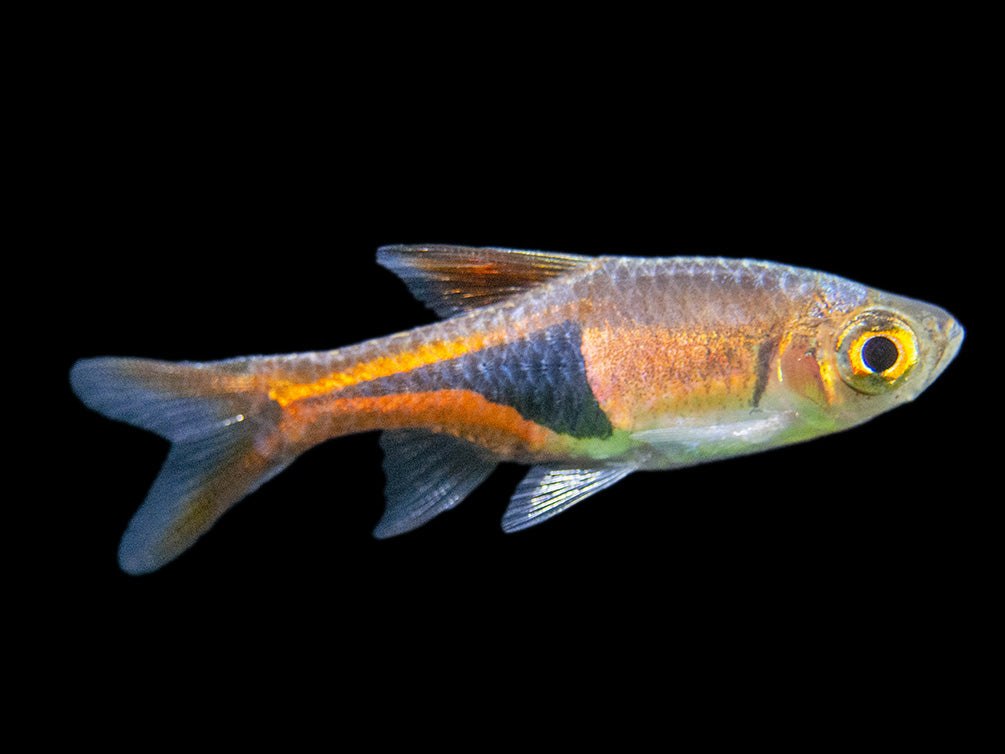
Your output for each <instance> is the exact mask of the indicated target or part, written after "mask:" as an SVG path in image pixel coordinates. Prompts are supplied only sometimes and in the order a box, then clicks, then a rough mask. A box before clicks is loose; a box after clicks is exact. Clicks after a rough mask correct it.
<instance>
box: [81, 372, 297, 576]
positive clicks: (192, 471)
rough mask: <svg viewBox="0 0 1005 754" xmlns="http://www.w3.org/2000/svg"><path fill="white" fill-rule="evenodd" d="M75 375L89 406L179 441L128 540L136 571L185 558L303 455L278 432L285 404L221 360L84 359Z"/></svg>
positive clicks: (123, 550)
mask: <svg viewBox="0 0 1005 754" xmlns="http://www.w3.org/2000/svg"><path fill="white" fill-rule="evenodd" d="M70 383H71V385H72V386H73V391H74V392H75V393H76V394H77V396H78V397H79V398H80V399H81V400H82V401H83V402H84V403H85V404H86V405H87V406H88V407H90V408H92V409H94V410H95V411H98V412H99V413H101V414H104V415H105V416H108V417H109V418H112V419H118V420H120V421H124V422H127V423H129V424H133V425H136V426H138V427H142V428H144V429H148V430H150V431H151V432H155V433H157V434H159V435H161V436H162V437H165V438H167V439H168V440H170V441H171V442H172V445H171V450H170V452H169V453H168V457H167V460H166V461H165V462H164V466H163V467H162V468H161V471H160V474H159V475H158V476H157V479H156V480H155V481H154V483H153V486H152V487H151V488H150V492H149V493H148V494H147V498H146V500H145V501H144V503H143V505H142V506H140V508H139V510H138V511H136V514H135V515H134V516H133V519H132V521H130V523H129V527H128V528H127V529H126V532H125V534H124V535H123V537H122V542H121V544H120V545H119V565H120V566H121V567H122V569H123V570H124V571H126V572H128V573H134V574H139V573H148V572H150V571H154V570H156V569H157V568H160V567H161V566H162V565H164V564H165V563H167V562H168V561H170V560H172V559H174V558H175V557H177V556H178V555H179V554H181V553H182V552H183V551H184V550H185V549H186V548H188V547H189V546H190V545H191V544H192V543H193V542H194V541H195V540H196V539H197V538H198V537H199V536H200V535H202V534H203V532H205V531H206V530H207V529H209V527H210V526H212V525H213V522H215V521H216V519H217V518H219V517H220V516H221V515H222V514H223V513H224V511H226V510H227V509H228V508H230V507H231V506H232V505H233V504H234V503H236V502H237V501H238V500H240V499H241V498H243V497H244V496H245V495H247V494H249V493H250V492H252V491H253V490H255V489H257V488H258V487H259V486H260V485H261V484H262V483H263V482H265V481H266V480H268V479H269V478H271V477H272V476H274V475H275V474H277V473H279V472H280V471H282V470H283V469H284V468H285V467H286V466H287V465H288V464H289V463H290V462H291V461H292V460H293V458H294V457H295V455H296V454H295V452H294V451H293V450H292V449H290V448H289V446H288V445H287V444H285V443H283V442H282V439H281V437H280V435H279V433H278V431H277V428H278V424H279V419H280V415H281V414H280V407H279V405H278V404H277V403H276V402H275V401H272V400H270V399H269V397H268V395H266V394H265V393H264V392H262V391H261V389H260V388H258V387H257V386H256V385H255V383H254V381H253V380H251V379H250V378H248V377H247V376H246V375H241V374H239V373H236V372H233V371H230V370H227V369H221V368H220V367H219V366H218V365H214V364H191V363H189V364H185V363H182V364H175V363H168V362H161V361H148V360H144V359H118V358H98V359H84V360H81V361H78V362H77V363H76V364H74V366H73V369H72V371H71V373H70Z"/></svg>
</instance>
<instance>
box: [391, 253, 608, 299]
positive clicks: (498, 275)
mask: <svg viewBox="0 0 1005 754" xmlns="http://www.w3.org/2000/svg"><path fill="white" fill-rule="evenodd" d="M595 261H596V259H595V258H594V257H581V256H576V255H573V254H550V253H547V252H542V251H517V250H515V249H494V248H479V247H474V246H404V245H399V246H382V247H381V248H380V249H378V250H377V262H378V263H379V264H381V265H383V266H384V267H386V268H387V269H389V270H390V271H391V272H393V273H394V274H395V275H397V276H398V277H399V278H401V279H402V280H403V281H404V282H405V284H406V285H407V286H408V290H410V291H411V292H412V295H413V296H415V297H416V298H417V299H419V301H421V302H422V303H424V304H425V305H426V306H428V307H429V308H430V309H432V310H433V311H434V312H436V313H437V314H438V315H440V316H441V317H451V316H453V315H455V314H459V313H460V312H466V311H470V310H471V309H477V308H479V307H482V306H488V305H489V304H495V303H497V302H499V301H502V300H503V299H505V298H508V297H509V296H512V295H514V294H516V293H521V292H523V291H525V290H528V289H530V288H533V287H534V286H537V285H541V284H542V283H544V282H547V281H548V280H552V279H553V278H556V277H558V276H560V275H564V274H565V273H566V272H568V271H569V270H573V269H576V268H578V267H582V266H584V265H588V264H591V263H593V262H595Z"/></svg>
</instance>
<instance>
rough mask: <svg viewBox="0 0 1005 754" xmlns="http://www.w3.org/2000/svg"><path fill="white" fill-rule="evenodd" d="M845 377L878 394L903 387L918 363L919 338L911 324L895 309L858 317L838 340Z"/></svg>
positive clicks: (858, 387) (857, 386)
mask: <svg viewBox="0 0 1005 754" xmlns="http://www.w3.org/2000/svg"><path fill="white" fill-rule="evenodd" d="M836 350H837V362H838V371H839V372H840V373H841V378H842V379H843V380H844V381H845V382H846V383H847V384H848V385H849V386H850V387H852V388H854V389H855V390H857V391H858V392H860V393H867V394H870V395H875V394H878V393H885V392H887V391H889V390H892V389H894V388H895V387H897V386H899V385H900V384H901V383H902V382H903V381H904V379H905V378H906V377H907V375H908V374H909V373H910V372H911V370H912V369H913V368H914V366H915V365H916V364H917V363H918V340H917V338H916V337H915V335H914V331H913V330H912V329H911V327H910V325H908V324H907V323H906V322H904V321H903V320H902V319H901V318H900V317H898V316H896V315H895V314H893V313H891V312H884V311H867V312H863V313H862V314H860V315H858V316H857V317H855V318H854V319H853V320H852V321H851V322H850V323H848V325H847V326H846V327H845V328H844V330H843V331H842V332H841V335H840V336H839V337H838V342H837V349H836Z"/></svg>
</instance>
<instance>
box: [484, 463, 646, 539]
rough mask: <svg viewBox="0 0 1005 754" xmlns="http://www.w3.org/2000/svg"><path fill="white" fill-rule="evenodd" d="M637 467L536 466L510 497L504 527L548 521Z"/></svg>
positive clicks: (519, 526) (513, 527)
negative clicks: (559, 467) (572, 467)
mask: <svg viewBox="0 0 1005 754" xmlns="http://www.w3.org/2000/svg"><path fill="white" fill-rule="evenodd" d="M634 470H635V469H633V468H632V467H629V466H615V467H605V468H598V469H557V468H553V467H548V466H535V467H534V468H532V469H531V470H530V471H529V472H528V473H527V476H526V477H524V479H523V481H522V482H520V484H519V485H517V488H516V492H514V493H513V497H512V498H510V504H509V507H508V508H507V509H506V513H505V514H503V520H502V527H503V530H504V531H506V532H514V531H519V530H520V529H526V528H527V527H530V526H534V525H535V524H539V523H541V522H542V521H546V520H547V519H549V518H551V517H552V516H555V515H557V514H559V513H561V512H562V511H564V510H567V509H568V508H571V507H572V506H573V505H575V504H576V503H578V502H580V501H581V500H585V499H586V498H588V497H589V496H590V495H594V494H596V493H597V492H600V491H601V490H602V489H605V488H607V487H610V486H611V485H612V484H614V483H615V482H618V481H620V480H622V479H624V478H625V477H626V476H628V475H629V474H631V473H632V472H633V471H634Z"/></svg>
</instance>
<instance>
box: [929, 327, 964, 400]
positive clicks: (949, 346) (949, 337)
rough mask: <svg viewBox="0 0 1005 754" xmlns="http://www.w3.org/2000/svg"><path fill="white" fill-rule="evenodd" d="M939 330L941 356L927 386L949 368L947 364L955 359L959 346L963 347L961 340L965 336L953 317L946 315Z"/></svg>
mask: <svg viewBox="0 0 1005 754" xmlns="http://www.w3.org/2000/svg"><path fill="white" fill-rule="evenodd" d="M939 330H940V331H941V332H940V333H939V335H940V337H939V339H940V340H941V341H942V342H943V346H942V355H941V357H940V358H939V361H938V363H937V364H936V365H935V369H933V370H932V374H931V377H929V379H928V383H929V384H931V383H932V382H934V381H935V379H936V378H937V377H938V376H939V375H940V374H942V371H943V370H944V369H945V368H946V367H947V366H949V362H951V361H952V360H953V359H955V358H956V354H958V353H959V352H960V346H962V345H963V338H964V337H965V335H966V332H965V331H964V329H963V326H962V325H961V324H960V323H959V322H957V321H956V318H955V317H952V316H950V315H947V316H946V318H945V319H944V320H943V321H942V323H941V326H940V328H939Z"/></svg>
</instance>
